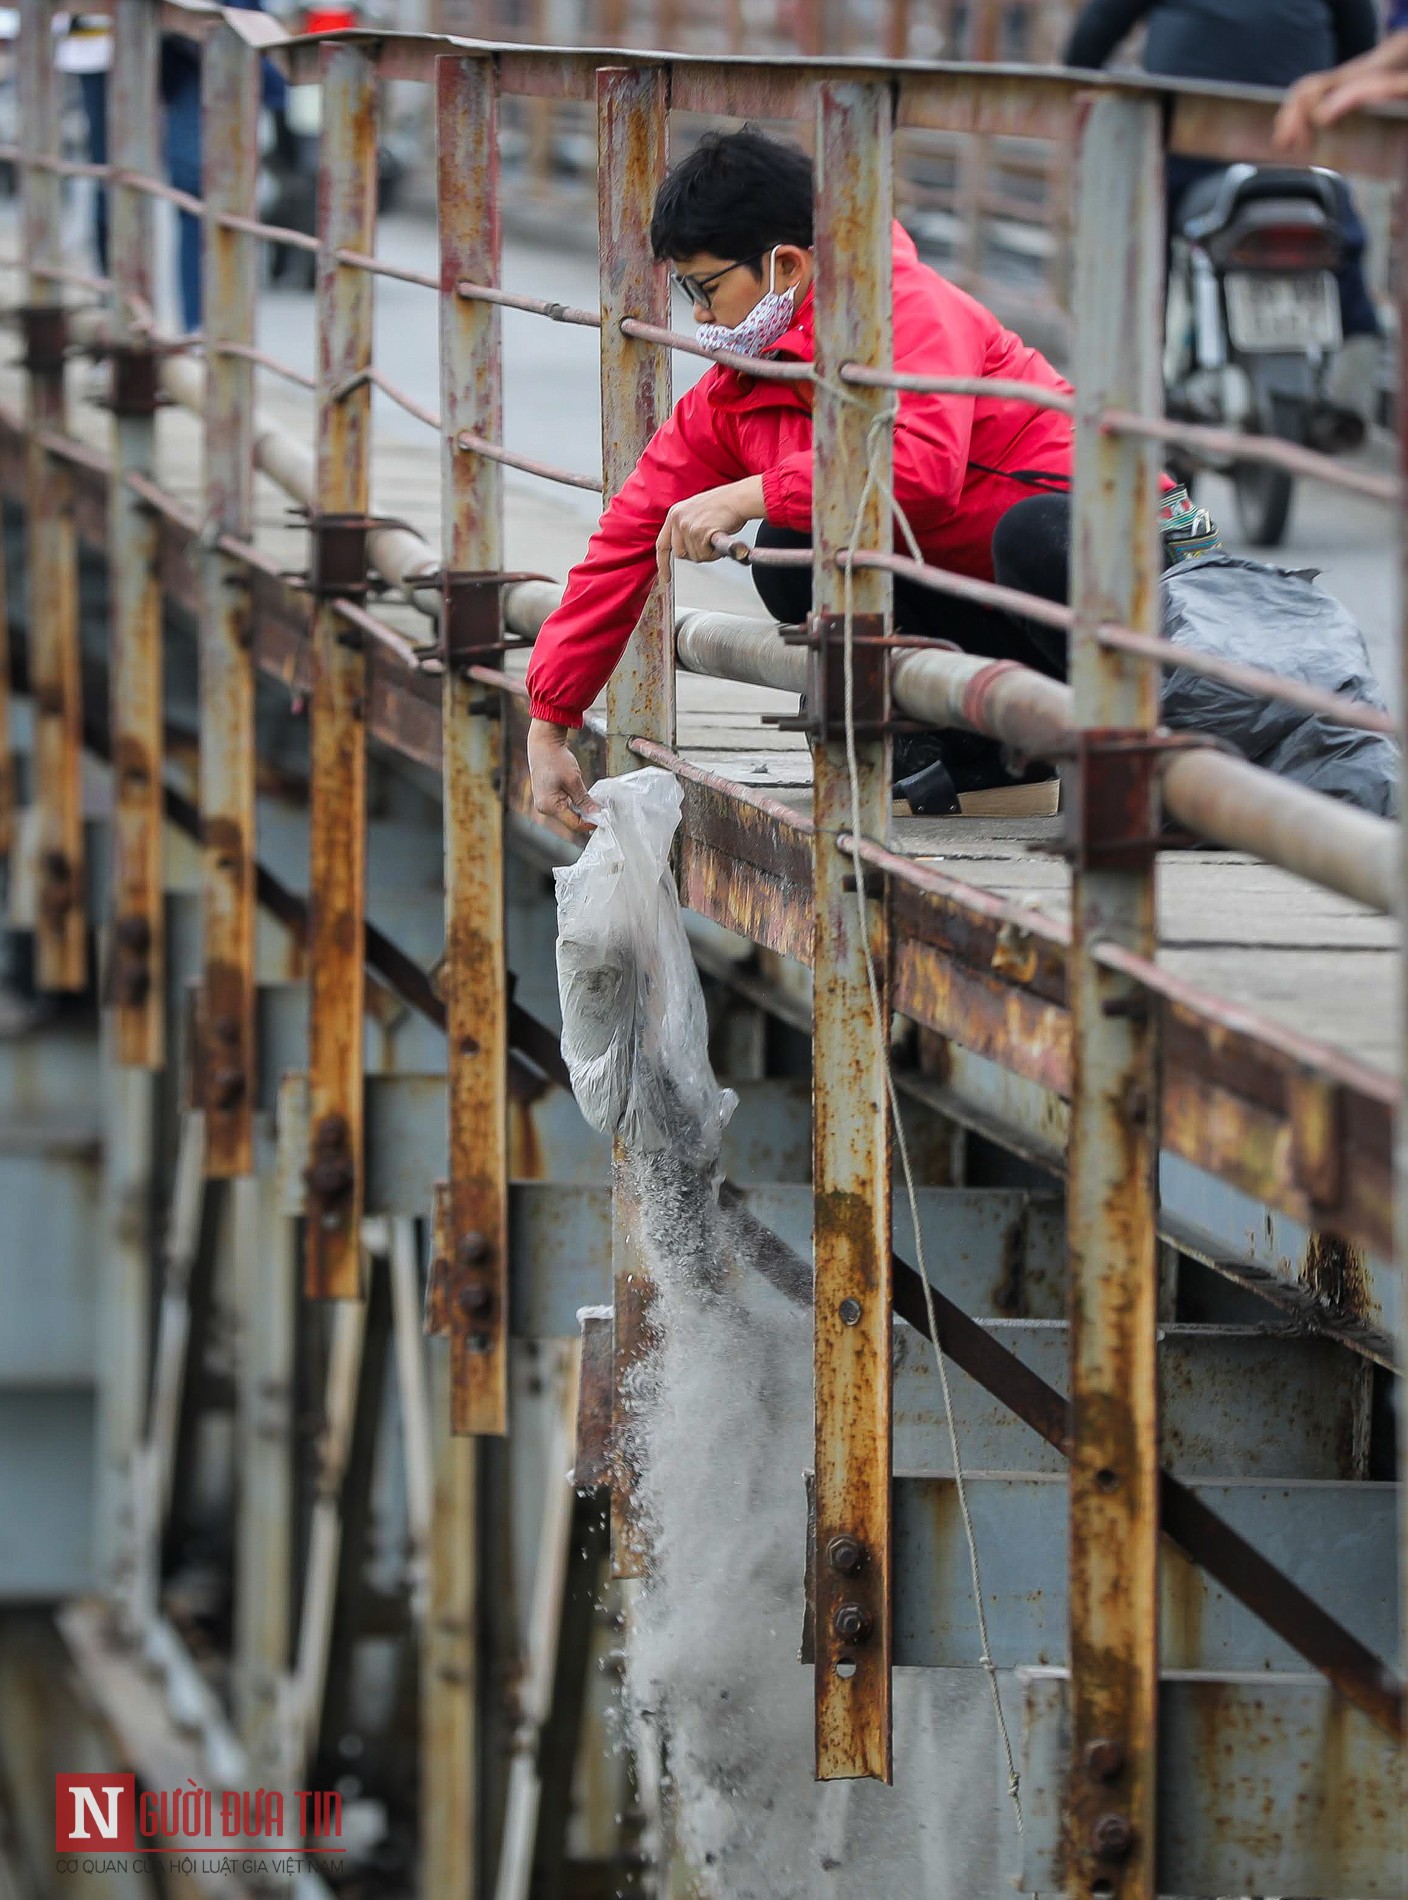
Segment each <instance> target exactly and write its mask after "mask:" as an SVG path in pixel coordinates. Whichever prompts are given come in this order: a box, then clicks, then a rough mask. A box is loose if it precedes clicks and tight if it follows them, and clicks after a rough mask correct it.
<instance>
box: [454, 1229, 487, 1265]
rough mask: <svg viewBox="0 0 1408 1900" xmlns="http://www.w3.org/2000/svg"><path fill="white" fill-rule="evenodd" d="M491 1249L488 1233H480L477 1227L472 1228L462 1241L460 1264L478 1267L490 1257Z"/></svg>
mask: <svg viewBox="0 0 1408 1900" xmlns="http://www.w3.org/2000/svg"><path fill="white" fill-rule="evenodd" d="M490 1251H491V1249H490V1246H489V1237H488V1235H487V1234H481V1233H479V1232H478V1230H477V1229H476V1230H472V1231H471V1232H470V1233H467V1234H466V1235H464V1237H463V1239H462V1240H461V1241H460V1265H461V1266H464V1267H477V1266H478V1265H479V1264H480V1262H481V1261H484V1260H487V1259H488V1258H489V1254H490Z"/></svg>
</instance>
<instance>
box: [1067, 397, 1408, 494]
mask: <svg viewBox="0 0 1408 1900" xmlns="http://www.w3.org/2000/svg"><path fill="white" fill-rule="evenodd" d="M1100 426H1101V428H1102V430H1104V431H1105V433H1106V434H1109V435H1138V436H1143V437H1145V438H1146V439H1147V440H1148V441H1151V442H1173V443H1176V444H1177V445H1178V446H1179V447H1180V448H1188V449H1203V450H1205V451H1206V452H1207V453H1208V454H1209V455H1216V456H1230V457H1231V458H1232V459H1233V460H1234V461H1238V462H1257V463H1260V464H1263V465H1264V466H1265V467H1267V468H1280V469H1284V470H1285V471H1286V473H1287V474H1288V475H1297V476H1300V477H1301V478H1302V479H1303V480H1306V481H1312V482H1320V483H1322V484H1323V485H1324V486H1325V487H1326V488H1339V489H1343V490H1344V491H1345V493H1346V494H1351V495H1365V496H1367V497H1368V498H1369V500H1370V501H1382V502H1387V503H1388V505H1389V506H1390V507H1391V508H1396V507H1398V506H1399V505H1400V503H1401V502H1402V499H1403V484H1402V482H1401V481H1400V480H1399V479H1398V477H1397V476H1396V475H1374V474H1371V473H1370V472H1369V471H1368V470H1367V469H1357V468H1343V467H1342V466H1341V465H1340V464H1339V463H1338V462H1336V461H1334V460H1332V459H1331V457H1330V456H1328V455H1319V454H1317V453H1316V451H1315V450H1314V449H1306V448H1302V447H1301V446H1300V444H1299V443H1298V442H1283V441H1281V440H1280V438H1279V437H1277V436H1270V435H1243V434H1241V433H1240V431H1238V430H1236V429H1214V428H1210V427H1209V426H1208V425H1207V424H1206V423H1202V422H1172V421H1170V420H1169V419H1168V417H1166V416H1141V415H1137V414H1136V413H1135V412H1134V410H1132V409H1107V410H1106V411H1105V413H1104V415H1103V416H1102V417H1101V418H1100Z"/></svg>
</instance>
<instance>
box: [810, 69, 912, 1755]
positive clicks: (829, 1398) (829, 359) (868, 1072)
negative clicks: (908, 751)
mask: <svg viewBox="0 0 1408 1900" xmlns="http://www.w3.org/2000/svg"><path fill="white" fill-rule="evenodd" d="M891 114H892V98H891V94H890V91H889V89H888V88H887V87H884V86H876V85H866V84H863V83H855V82H850V81H838V82H836V83H834V84H830V83H829V84H827V85H825V86H823V87H822V89H821V93H820V97H819V100H818V105H817V122H816V146H817V154H818V168H817V203H816V261H817V275H816V291H815V296H816V367H817V377H818V383H817V393H816V407H815V423H814V430H815V442H814V455H815V471H816V474H815V492H814V497H813V503H812V529H813V540H814V542H815V546H816V558H815V564H814V567H813V575H812V598H813V606H814V609H815V612H814V616H813V627H814V628H817V627H818V626H820V625H823V624H824V625H825V626H826V627H827V628H828V629H830V630H831V631H832V632H833V633H835V634H836V635H837V644H839V643H840V638H841V637H842V635H843V634H844V636H845V637H850V634H851V633H852V632H853V631H854V625H855V622H856V621H858V623H859V626H860V628H861V629H869V630H871V631H874V630H875V629H876V628H877V627H883V628H884V629H885V630H886V631H888V624H889V612H890V580H889V576H888V575H886V574H884V573H878V572H868V573H862V572H860V571H857V572H855V573H854V575H853V576H852V577H851V579H850V583H849V585H847V582H846V579H845V577H843V576H842V575H841V574H839V573H838V572H837V569H836V553H837V550H838V549H840V548H845V547H857V546H862V545H873V544H874V543H875V542H876V541H878V540H880V539H882V538H887V537H888V534H889V531H890V530H889V515H890V511H889V509H888V507H887V506H886V505H885V502H884V492H885V488H886V487H887V485H888V481H889V474H890V462H891V449H890V435H889V431H888V430H886V429H880V430H875V431H873V430H872V424H873V421H874V418H875V417H876V416H878V415H880V414H882V413H883V412H884V410H885V407H886V398H885V397H884V396H883V395H881V394H880V393H879V392H874V393H871V392H864V393H862V392H860V391H857V392H855V394H854V395H848V396H845V397H842V396H841V395H839V394H837V393H836V391H835V389H834V388H833V387H832V383H833V381H834V379H835V377H836V375H837V372H838V370H839V369H840V366H841V364H842V363H843V362H845V361H847V360H850V359H852V358H857V357H858V358H861V359H863V360H865V361H867V362H880V363H886V362H888V361H889V360H890V348H891V303H890V296H891V286H890V206H891V203H892V199H893V166H892V131H891ZM869 470H873V471H874V473H875V475H877V476H878V477H879V479H878V480H877V479H872V480H870V481H867V472H868V471H869ZM847 614H851V615H853V616H854V620H853V622H852V627H851V628H850V629H844V628H843V625H842V623H843V620H844V617H845V616H846V615H847ZM823 617H824V620H823ZM867 657H869V659H870V660H872V661H873V660H874V659H875V658H876V657H877V653H876V649H873V648H872V649H870V650H869V656H867V653H866V650H865V649H864V648H859V647H858V648H856V649H855V659H854V676H855V686H856V691H855V693H854V694H853V695H852V698H851V700H850V702H848V704H847V705H846V707H845V708H844V718H845V721H846V723H847V726H848V728H849V724H850V720H851V714H852V713H853V712H855V711H857V709H862V710H861V716H863V717H865V718H867V719H868V720H870V721H871V722H872V723H871V724H869V725H868V726H866V727H865V728H863V729H862V731H861V732H860V734H859V735H858V736H855V737H854V751H853V754H852V753H851V748H850V747H849V746H848V745H847V744H843V743H841V742H840V741H839V740H838V738H837V737H836V736H835V733H834V732H833V734H832V736H831V737H830V738H829V739H827V740H825V741H814V743H813V746H812V763H813V771H814V777H815V784H814V791H813V804H812V820H813V824H814V827H815V831H814V834H813V839H812V847H813V853H812V855H813V866H812V877H813V886H812V888H813V945H814V947H813V953H812V968H813V971H814V980H813V990H812V998H813V1000H812V1023H813V1050H814V1054H813V1077H814V1081H813V1123H812V1155H813V1178H814V1195H815V1213H814V1225H815V1235H816V1240H815V1252H816V1321H815V1357H814V1379H815V1420H816V1451H815V1466H816V1550H817V1562H816V1565H815V1567H814V1584H813V1614H814V1620H815V1627H816V1660H815V1665H814V1669H815V1704H816V1772H817V1776H818V1778H819V1779H821V1780H839V1779H844V1778H846V1777H850V1776H870V1777H874V1778H875V1779H877V1780H880V1781H889V1780H890V1779H891V1777H892V1773H893V1762H892V1747H891V1696H890V1690H891V1671H890V1662H891V1651H892V1630H891V1614H890V1611H891V1604H890V1543H891V1531H890V1466H891V1455H892V1442H893V1417H892V1409H893V1393H892V1380H893V1370H894V1367H893V1355H892V1352H891V1312H890V1293H891V1284H890V1280H891V1276H890V1141H891V1128H890V1112H889V1102H888V1100H887V1076H886V1060H887V1050H888V1013H887V1012H888V994H889V977H888V967H887V966H888V962H889V917H888V906H887V904H886V903H885V901H884V900H883V899H882V900H881V901H880V902H876V901H874V899H873V896H871V895H867V896H865V897H863V898H862V897H858V896H857V880H856V877H855V874H854V870H855V867H854V866H853V865H851V864H848V862H847V860H846V858H845V857H843V856H842V854H841V853H840V852H838V851H837V850H836V848H835V846H834V845H833V843H832V838H833V837H834V835H835V834H836V833H837V832H838V831H841V830H843V829H844V830H849V831H852V832H861V833H867V834H869V835H871V836H875V837H880V838H883V837H884V836H885V835H886V832H887V830H888V826H889V818H890V748H889V741H888V738H886V737H885V736H883V734H881V733H879V732H877V731H876V729H875V726H874V724H873V721H874V720H875V719H876V718H877V717H878V718H881V719H883V718H884V717H885V715H886V712H887V711H888V697H889V696H888V690H887V681H886V674H885V671H884V663H883V657H881V658H880V664H879V666H874V665H871V666H869V667H867V665H866V661H867ZM867 674H869V675H870V676H871V678H872V679H873V678H877V677H878V680H879V686H880V690H879V692H878V695H874V694H869V693H866V694H863V693H862V690H861V689H862V686H863V683H864V682H865V680H866V677H867ZM863 698H864V699H865V700H866V701H871V700H873V702H874V703H868V704H865V705H864V707H863V708H862V700H863ZM813 703H815V697H814V700H813ZM848 754H850V756H848ZM863 888H864V885H863V883H862V889H863ZM867 939H868V948H867ZM867 955H868V956H869V958H870V959H872V967H871V968H870V969H868V968H867ZM872 980H873V981H874V983H875V985H876V989H877V991H878V996H877V997H876V999H874V1000H873V999H872V991H871V985H872ZM875 1001H878V1004H879V1015H880V1020H879V1021H877V1020H876V1014H875V1007H874V1003H875Z"/></svg>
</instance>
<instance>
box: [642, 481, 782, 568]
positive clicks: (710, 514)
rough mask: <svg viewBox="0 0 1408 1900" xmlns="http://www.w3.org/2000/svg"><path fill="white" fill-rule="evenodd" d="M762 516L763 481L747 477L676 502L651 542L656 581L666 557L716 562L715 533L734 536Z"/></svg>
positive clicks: (666, 564) (667, 562)
mask: <svg viewBox="0 0 1408 1900" xmlns="http://www.w3.org/2000/svg"><path fill="white" fill-rule="evenodd" d="M762 513H763V481H762V477H761V476H760V475H749V476H748V477H747V478H746V479H745V480H743V481H741V482H726V483H725V484H724V486H723V487H722V488H706V489H705V490H704V493H703V494H702V495H691V496H690V498H689V499H688V501H677V502H676V503H675V505H674V507H673V508H672V509H671V510H670V512H669V514H667V515H666V517H665V525H664V527H662V528H661V530H660V533H659V536H658V538H657V540H656V542H655V560H656V565H657V566H658V567H659V569H660V578H661V579H662V580H667V579H668V578H669V573H670V556H671V555H672V554H677V555H678V556H679V557H680V559H681V560H682V561H717V560H718V559H719V558H720V552H719V549H718V548H716V547H715V546H714V536H715V535H716V534H737V533H738V530H739V529H740V528H741V527H742V526H743V525H744V523H745V522H749V521H757V520H758V519H760V517H761V516H762Z"/></svg>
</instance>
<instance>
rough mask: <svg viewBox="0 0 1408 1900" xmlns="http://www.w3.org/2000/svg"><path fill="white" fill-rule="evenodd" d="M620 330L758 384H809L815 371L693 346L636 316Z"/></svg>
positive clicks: (680, 332)
mask: <svg viewBox="0 0 1408 1900" xmlns="http://www.w3.org/2000/svg"><path fill="white" fill-rule="evenodd" d="M621 329H622V331H623V332H624V334H625V335H626V336H633V337H636V338H638V339H639V341H640V342H642V343H665V344H668V345H669V347H670V348H671V349H672V350H678V351H680V353H681V354H682V355H684V356H702V357H703V358H704V359H705V360H706V361H707V362H710V363H721V364H722V365H723V367H724V368H725V369H736V370H741V371H742V373H743V374H744V375H745V376H752V377H754V378H755V379H756V380H757V381H758V382H760V383H810V382H814V381H815V380H816V372H815V371H814V370H813V368H812V366H811V364H810V363H793V362H779V361H777V360H776V359H775V358H773V357H771V356H744V355H742V354H741V353H740V352H739V351H738V350H711V349H708V348H706V347H705V345H704V344H702V343H696V342H695V340H694V338H693V337H692V336H686V335H685V333H684V331H683V330H666V329H663V328H662V327H661V326H660V325H659V324H658V323H643V322H642V321H641V319H640V318H639V317H622V319H621Z"/></svg>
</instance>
